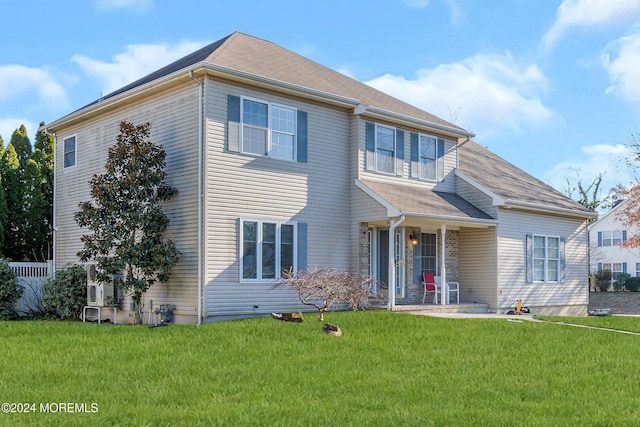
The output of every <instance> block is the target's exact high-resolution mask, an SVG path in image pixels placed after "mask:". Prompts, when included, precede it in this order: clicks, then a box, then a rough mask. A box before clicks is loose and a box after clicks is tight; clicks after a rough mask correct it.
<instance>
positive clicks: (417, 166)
mask: <svg viewBox="0 0 640 427" xmlns="http://www.w3.org/2000/svg"><path fill="white" fill-rule="evenodd" d="M411 178H417V179H420V180H423V181H432V182H435V181H442V180H443V179H444V139H441V138H437V137H435V136H431V135H424V134H421V133H412V134H411Z"/></svg>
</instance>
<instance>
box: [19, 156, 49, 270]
mask: <svg viewBox="0 0 640 427" xmlns="http://www.w3.org/2000/svg"><path fill="white" fill-rule="evenodd" d="M42 182H43V179H42V174H41V173H40V166H39V165H38V163H36V161H35V160H34V159H29V161H28V162H27V165H26V167H25V170H24V186H23V198H22V209H23V214H24V219H23V222H22V224H21V231H22V233H21V234H22V239H23V242H24V247H23V252H24V255H25V256H26V257H27V258H28V259H30V260H32V261H38V260H41V261H45V260H46V259H47V257H48V255H49V236H50V233H48V230H47V223H46V216H47V201H46V197H45V194H43V188H44V187H43V185H42Z"/></svg>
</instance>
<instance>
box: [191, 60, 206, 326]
mask: <svg viewBox="0 0 640 427" xmlns="http://www.w3.org/2000/svg"><path fill="white" fill-rule="evenodd" d="M189 77H191V78H192V79H193V80H194V81H195V82H196V83H197V84H198V144H199V147H198V321H197V323H196V326H200V325H201V324H202V304H203V301H204V298H203V297H202V292H203V286H202V281H203V280H204V276H203V274H202V267H203V264H204V263H203V260H202V258H203V256H204V251H203V250H202V245H203V242H204V240H203V238H202V229H203V227H202V220H203V217H204V215H203V214H202V209H203V206H204V203H203V201H202V198H203V197H204V195H203V192H202V187H203V183H202V180H203V173H202V150H203V149H204V141H203V136H204V133H203V131H202V126H203V124H204V120H203V117H202V115H203V111H204V109H203V105H202V104H203V103H204V79H203V80H202V81H200V80H198V79H196V78H195V76H194V75H193V70H190V71H189Z"/></svg>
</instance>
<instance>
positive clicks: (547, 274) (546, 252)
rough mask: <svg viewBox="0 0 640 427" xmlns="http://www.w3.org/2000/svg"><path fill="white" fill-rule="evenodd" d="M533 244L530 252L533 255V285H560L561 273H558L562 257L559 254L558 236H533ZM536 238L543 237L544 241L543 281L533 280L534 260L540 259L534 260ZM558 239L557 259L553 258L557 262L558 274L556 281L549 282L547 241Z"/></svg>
mask: <svg viewBox="0 0 640 427" xmlns="http://www.w3.org/2000/svg"><path fill="white" fill-rule="evenodd" d="M532 236H533V237H532V238H533V242H532V246H533V247H532V250H533V253H532V254H531V264H532V265H531V268H533V269H534V271H533V283H561V282H560V276H561V274H562V272H561V271H560V258H561V257H562V254H561V253H560V240H561V239H560V236H554V235H549V234H533V235H532ZM536 237H544V239H545V245H544V280H536V278H535V260H536V259H540V258H536V257H535V253H536V249H535V248H536V243H535V242H536ZM550 238H551V239H558V258H553V259H554V260H557V261H558V269H557V273H558V280H549V239H550Z"/></svg>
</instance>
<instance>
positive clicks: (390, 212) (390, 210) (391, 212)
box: [355, 179, 400, 218]
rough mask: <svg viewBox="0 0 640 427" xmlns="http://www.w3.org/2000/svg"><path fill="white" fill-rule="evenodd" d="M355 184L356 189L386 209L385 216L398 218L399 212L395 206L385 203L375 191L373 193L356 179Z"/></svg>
mask: <svg viewBox="0 0 640 427" xmlns="http://www.w3.org/2000/svg"><path fill="white" fill-rule="evenodd" d="M355 182H356V187H358V188H359V189H361V190H362V191H364V192H365V193H366V194H367V196H369V197H371V198H372V199H373V200H375V201H376V202H378V203H380V204H381V205H382V206H384V207H385V208H386V209H387V216H388V217H390V218H395V217H397V216H400V211H399V210H398V209H397V208H396V207H395V206H393V205H392V204H391V203H389V202H388V201H386V200H385V199H384V198H383V197H382V196H380V195H379V194H378V193H376V192H375V191H373V190H372V189H370V188H369V187H367V186H366V185H365V184H364V183H363V182H362V181H360V180H359V179H356V180H355Z"/></svg>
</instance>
